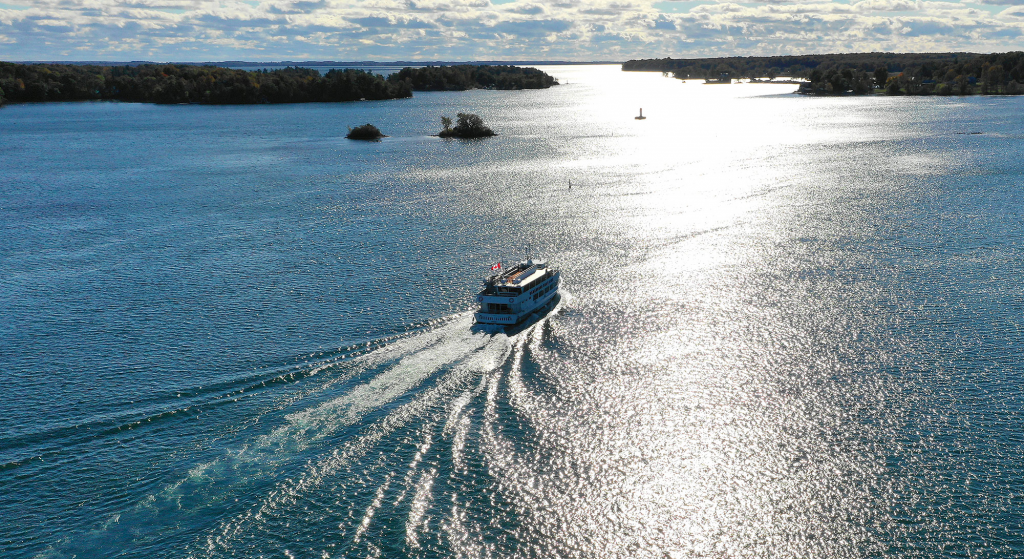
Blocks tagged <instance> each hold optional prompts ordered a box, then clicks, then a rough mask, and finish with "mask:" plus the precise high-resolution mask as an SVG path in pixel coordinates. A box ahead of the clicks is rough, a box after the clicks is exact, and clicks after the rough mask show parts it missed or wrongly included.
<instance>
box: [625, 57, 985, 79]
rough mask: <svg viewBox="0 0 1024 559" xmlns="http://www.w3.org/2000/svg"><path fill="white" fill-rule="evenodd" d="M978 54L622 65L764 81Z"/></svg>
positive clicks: (691, 75)
mask: <svg viewBox="0 0 1024 559" xmlns="http://www.w3.org/2000/svg"><path fill="white" fill-rule="evenodd" d="M977 56H978V55H977V54H971V53H963V52H948V53H907V54H903V53H893V52H867V53H856V54H805V55H795V56H732V57H725V58H679V59H673V58H661V59H657V58H655V59H646V60H630V61H628V62H626V63H624V64H623V65H622V69H623V70H625V71H641V72H670V73H673V74H674V75H675V77H677V78H680V79H685V78H717V77H718V76H719V75H720V74H723V73H725V74H729V75H730V76H731V77H733V78H764V77H768V76H769V75H771V74H772V73H773V71H774V74H775V75H778V76H793V77H809V75H810V72H811V71H812V70H815V69H820V70H822V71H824V70H826V69H828V68H838V69H840V70H842V69H850V70H864V71H865V72H874V71H875V69H876V68H878V67H879V66H885V67H886V68H887V69H888V71H889V72H900V71H902V70H903V69H904V68H909V67H911V66H922V65H924V64H935V63H944V62H952V61H961V62H967V61H969V60H971V59H974V58H976V57H977Z"/></svg>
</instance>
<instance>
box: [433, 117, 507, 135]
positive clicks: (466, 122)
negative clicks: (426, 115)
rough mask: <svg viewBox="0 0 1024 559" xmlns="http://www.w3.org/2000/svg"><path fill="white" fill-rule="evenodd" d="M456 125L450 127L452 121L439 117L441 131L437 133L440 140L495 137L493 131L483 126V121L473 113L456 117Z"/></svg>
mask: <svg viewBox="0 0 1024 559" xmlns="http://www.w3.org/2000/svg"><path fill="white" fill-rule="evenodd" d="M456 117H457V118H458V123H457V124H456V125H455V126H452V119H450V118H448V117H446V116H443V117H441V131H440V132H438V133H437V135H438V136H440V137H442V138H487V137H490V136H495V135H496V134H495V133H494V130H491V129H490V128H488V127H487V126H486V125H484V119H482V118H480V116H479V115H475V114H473V113H459V114H458V115H456Z"/></svg>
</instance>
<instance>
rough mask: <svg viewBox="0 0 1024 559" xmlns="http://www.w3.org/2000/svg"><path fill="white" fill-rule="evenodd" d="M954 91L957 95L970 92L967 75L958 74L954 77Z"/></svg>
mask: <svg viewBox="0 0 1024 559" xmlns="http://www.w3.org/2000/svg"><path fill="white" fill-rule="evenodd" d="M956 92H957V94H959V95H967V94H969V93H970V92H971V81H970V80H969V79H967V76H965V75H963V74H960V75H959V76H957V77H956Z"/></svg>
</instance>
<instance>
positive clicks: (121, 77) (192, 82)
mask: <svg viewBox="0 0 1024 559" xmlns="http://www.w3.org/2000/svg"><path fill="white" fill-rule="evenodd" d="M556 83H557V82H556V81H555V79H554V78H553V77H551V76H549V75H548V74H546V73H544V72H542V71H540V70H538V69H536V68H518V67H515V66H473V65H462V66H429V67H426V68H417V69H414V68H405V69H403V70H402V71H400V72H398V73H396V74H392V75H391V76H390V77H388V78H387V79H384V78H383V77H382V76H380V75H377V74H372V73H369V72H365V71H362V70H330V71H328V72H327V73H326V74H324V75H322V76H321V75H320V73H319V72H318V71H316V70H313V69H309V68H291V67H289V68H285V69H282V70H270V71H268V70H256V71H252V72H249V71H245V70H232V69H229V68H221V67H217V66H193V65H187V64H142V65H138V66H92V65H75V64H14V63H9V62H0V103H2V102H3V101H4V100H5V98H6V100H7V101H13V102H25V101H83V100H93V99H108V100H116V101H138V102H149V103H206V104H250V103H307V102H335V101H357V100H360V99H369V100H381V99H396V98H402V97H411V96H412V91H413V90H414V89H415V90H417V91H463V90H466V89H476V88H481V89H543V88H548V87H551V86H552V85H555V84H556Z"/></svg>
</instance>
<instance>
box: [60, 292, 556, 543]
mask: <svg viewBox="0 0 1024 559" xmlns="http://www.w3.org/2000/svg"><path fill="white" fill-rule="evenodd" d="M555 312H557V308H556V310H555ZM554 314H555V313H551V314H549V315H546V316H542V317H538V319H537V320H536V321H535V322H533V323H531V324H529V325H528V326H525V327H522V328H520V329H518V330H517V331H516V332H513V333H508V332H488V331H482V330H480V329H475V328H473V327H472V315H471V314H470V313H464V314H460V315H457V316H455V317H452V318H451V319H450V320H447V321H443V323H442V324H441V325H440V326H437V327H434V328H429V329H426V330H423V331H420V332H418V333H415V334H412V335H409V336H406V337H401V338H398V339H393V340H392V341H390V342H389V343H386V344H383V345H381V346H380V347H376V348H375V349H373V350H371V351H367V352H365V353H362V354H360V355H356V356H354V357H352V356H349V357H348V358H346V359H341V360H338V359H334V358H332V359H331V360H329V362H326V363H325V362H319V363H315V364H311V365H309V369H310V370H309V371H298V372H296V374H297V376H298V377H300V378H299V380H298V381H296V382H297V383H298V384H301V383H303V382H308V383H309V386H308V387H305V388H304V389H303V390H295V389H293V390H291V391H290V392H289V394H288V395H287V397H283V398H282V399H283V400H285V402H284V403H283V404H282V403H281V402H280V401H278V402H276V403H275V407H277V408H281V409H280V410H279V411H278V412H277V413H272V412H269V411H268V412H266V413H261V414H259V417H258V418H256V419H253V418H244V419H241V420H238V421H240V422H248V423H249V424H250V427H249V428H247V429H244V430H241V432H240V434H238V435H237V436H236V437H235V438H234V439H231V440H230V441H229V442H226V443H225V444H224V445H223V448H222V452H221V454H220V455H219V456H215V457H213V458H212V459H209V460H205V461H203V462H201V463H193V464H191V465H188V467H187V468H183V472H185V473H184V475H181V476H179V477H178V478H177V479H174V480H172V481H170V482H168V483H164V484H162V486H160V487H158V488H157V489H156V490H153V491H150V492H149V493H148V494H147V495H146V496H145V497H144V498H142V499H141V500H140V501H138V502H137V503H136V504H135V505H134V506H133V507H131V509H130V510H126V511H122V512H119V513H117V514H113V515H111V517H110V518H109V519H107V520H106V522H105V523H104V524H103V525H102V526H100V527H98V528H97V529H95V530H93V531H91V532H89V533H79V534H74V535H71V536H69V537H68V538H67V539H66V540H65V542H64V545H61V546H59V547H58V548H53V549H50V550H49V551H47V552H46V553H44V554H42V555H41V556H42V557H65V556H72V555H76V554H77V555H78V556H79V557H81V556H89V555H92V554H94V553H95V552H96V550H98V549H106V550H114V551H117V550H120V551H121V552H122V553H123V554H124V555H125V556H134V555H136V554H138V555H140V556H141V555H143V553H139V550H142V549H149V550H167V549H174V550H176V551H178V552H180V553H178V554H176V555H175V556H178V557H180V556H187V557H194V558H199V557H220V556H227V555H239V554H242V555H253V556H255V555H266V554H270V555H280V556H291V555H292V554H294V555H295V556H306V557H310V556H314V555H315V556H317V557H320V556H323V557H327V556H351V555H353V554H359V555H371V556H376V555H381V554H389V552H393V551H395V549H396V548H397V549H401V550H402V551H401V552H402V553H404V554H408V555H413V556H415V555H419V554H421V553H426V554H436V553H438V552H439V551H441V550H447V551H445V552H444V553H445V554H447V553H448V551H452V550H453V546H454V547H456V548H459V549H463V550H468V549H469V548H471V547H474V546H480V549H483V548H484V547H486V545H485V543H484V542H485V540H486V538H484V537H483V533H484V531H485V530H486V528H487V526H488V525H489V524H490V523H491V522H493V518H488V517H489V516H491V515H490V513H487V512H484V510H486V511H493V510H494V509H493V508H492V507H493V506H494V505H495V501H496V500H499V501H500V500H501V499H503V498H505V497H503V496H502V491H501V490H500V487H501V486H502V483H503V482H502V481H501V479H499V478H496V477H495V475H498V476H499V477H500V478H504V477H506V476H505V474H504V473H503V472H505V473H507V472H509V469H510V467H511V462H509V461H510V460H512V461H516V459H515V458H513V457H512V456H513V455H514V454H515V452H516V450H515V446H516V444H518V443H517V442H515V441H510V440H508V439H506V438H503V437H504V436H503V435H502V433H503V432H504V431H505V430H506V429H507V428H509V427H508V426H504V425H502V422H503V414H504V413H505V412H504V411H503V409H504V408H507V407H508V405H509V402H507V401H504V402H503V401H502V400H503V399H504V398H507V396H499V394H498V392H499V385H505V386H506V388H505V389H506V390H507V389H508V387H509V386H513V387H514V386H516V384H515V383H513V384H511V385H510V384H508V379H507V378H506V376H507V375H508V374H509V373H512V372H514V371H516V370H517V368H518V367H520V363H521V361H522V357H523V352H524V351H525V349H524V348H525V346H526V345H527V344H528V343H530V342H529V341H530V340H534V342H533V343H537V342H539V341H540V340H541V338H542V335H541V332H542V331H543V330H544V329H545V328H547V326H546V325H547V323H548V321H549V320H550V318H551V316H554ZM314 369H315V370H316V371H317V372H316V373H315V374H313V373H311V371H313V370H314ZM314 380H315V382H314ZM516 390H517V392H521V391H522V387H521V386H519V388H517V389H516ZM519 399H520V400H522V396H519ZM518 428H519V427H514V428H513V430H515V429H518ZM185 470H187V471H185ZM517 475H518V474H517ZM481 499H483V500H484V501H483V502H485V503H486V507H482V506H476V505H475V504H474V503H479V502H480V500H481ZM478 510H480V511H481V512H480V513H479V514H477V512H476V511H478ZM140 526H147V527H149V529H146V530H140V528H139V527H140ZM453 538H454V539H453ZM186 542H191V543H186ZM270 542H276V543H275V545H276V544H279V545H280V547H281V549H280V550H277V552H276V553H275V552H272V550H271V549H268V545H271V543H270ZM455 542H459V543H458V544H457V545H455ZM466 546H469V547H466ZM431 550H432V551H431Z"/></svg>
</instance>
